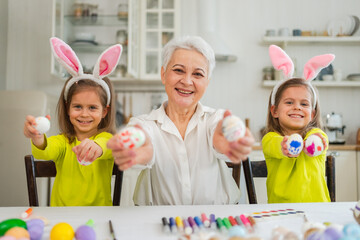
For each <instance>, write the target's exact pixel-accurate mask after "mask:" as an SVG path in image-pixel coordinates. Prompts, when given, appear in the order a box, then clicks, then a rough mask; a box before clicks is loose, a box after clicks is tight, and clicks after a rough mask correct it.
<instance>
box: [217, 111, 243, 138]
mask: <svg viewBox="0 0 360 240" xmlns="http://www.w3.org/2000/svg"><path fill="white" fill-rule="evenodd" d="M245 131H246V127H245V124H244V122H243V121H242V120H241V119H240V118H238V117H236V116H234V115H230V116H227V117H226V118H224V120H223V122H222V132H223V134H224V137H225V138H226V139H227V140H228V141H229V142H233V141H236V140H238V139H240V138H242V137H244V136H245Z"/></svg>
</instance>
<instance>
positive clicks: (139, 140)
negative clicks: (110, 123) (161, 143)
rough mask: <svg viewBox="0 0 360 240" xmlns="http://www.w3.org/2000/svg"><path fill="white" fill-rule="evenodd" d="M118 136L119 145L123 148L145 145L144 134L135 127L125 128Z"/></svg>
mask: <svg viewBox="0 0 360 240" xmlns="http://www.w3.org/2000/svg"><path fill="white" fill-rule="evenodd" d="M118 135H119V137H120V138H119V143H120V145H121V147H124V148H128V149H132V148H138V147H141V146H142V145H143V144H144V143H145V133H144V132H143V131H142V130H141V129H140V128H137V127H126V128H124V129H122V130H121V131H120V132H119V133H118Z"/></svg>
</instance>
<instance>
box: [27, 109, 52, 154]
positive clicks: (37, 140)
mask: <svg viewBox="0 0 360 240" xmlns="http://www.w3.org/2000/svg"><path fill="white" fill-rule="evenodd" d="M47 118H49V117H48V116H47ZM49 120H50V119H49ZM35 125H36V121H35V117H34V116H31V115H27V116H26V119H25V123H24V135H25V137H27V138H30V139H31V140H32V142H33V144H34V145H35V146H36V147H37V148H40V149H45V147H46V143H45V137H44V134H40V133H39V131H38V130H36V128H35V127H34V126H35Z"/></svg>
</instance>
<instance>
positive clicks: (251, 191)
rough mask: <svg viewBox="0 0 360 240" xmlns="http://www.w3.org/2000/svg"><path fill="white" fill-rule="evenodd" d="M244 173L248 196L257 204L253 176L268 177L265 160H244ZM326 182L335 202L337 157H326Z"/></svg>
mask: <svg viewBox="0 0 360 240" xmlns="http://www.w3.org/2000/svg"><path fill="white" fill-rule="evenodd" d="M243 166H244V175H245V182H246V188H247V192H248V198H249V203H250V204H257V198H256V192H255V184H254V180H253V178H255V177H262V178H266V177H267V167H266V162H265V160H262V161H250V160H249V159H247V160H246V161H244V162H243ZM325 167H326V177H327V179H326V183H327V187H328V189H329V195H330V200H331V201H332V202H335V157H334V156H327V157H326V164H325Z"/></svg>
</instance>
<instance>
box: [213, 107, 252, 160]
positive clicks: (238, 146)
mask: <svg viewBox="0 0 360 240" xmlns="http://www.w3.org/2000/svg"><path fill="white" fill-rule="evenodd" d="M229 115H231V113H230V111H228V110H227V111H225V113H224V117H223V119H222V120H220V121H219V123H218V124H217V126H216V129H215V132H214V137H213V145H214V148H215V149H216V151H218V152H219V153H222V154H225V155H226V156H227V157H228V158H229V159H230V160H231V161H232V162H234V163H240V162H241V161H242V160H246V159H247V157H248V155H249V154H250V152H251V150H252V145H253V144H254V142H255V139H254V137H253V135H252V134H251V132H250V130H249V129H248V128H247V129H246V132H245V136H244V137H242V138H240V139H238V140H237V141H234V142H229V141H227V140H226V138H225V137H224V134H223V132H222V122H223V120H224V118H225V117H227V116H229Z"/></svg>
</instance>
